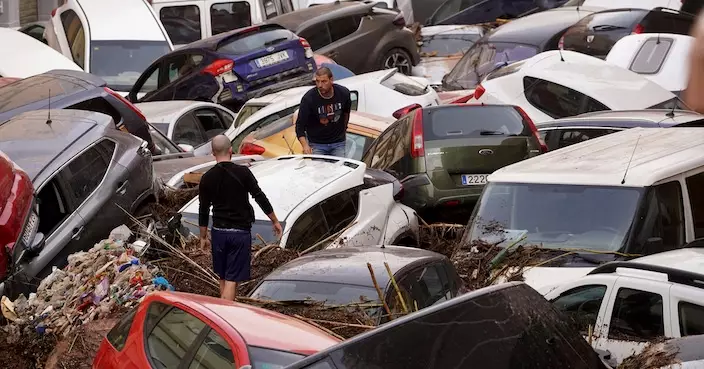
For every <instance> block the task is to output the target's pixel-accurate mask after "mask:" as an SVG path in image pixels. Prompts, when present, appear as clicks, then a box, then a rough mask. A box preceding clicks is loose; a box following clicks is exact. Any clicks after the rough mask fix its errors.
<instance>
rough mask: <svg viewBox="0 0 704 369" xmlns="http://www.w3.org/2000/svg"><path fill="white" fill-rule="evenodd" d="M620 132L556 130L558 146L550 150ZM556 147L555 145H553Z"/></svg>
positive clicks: (598, 129) (607, 130)
mask: <svg viewBox="0 0 704 369" xmlns="http://www.w3.org/2000/svg"><path fill="white" fill-rule="evenodd" d="M618 131H620V130H619V129H606V128H575V129H569V128H566V129H559V130H555V131H554V132H553V134H557V135H558V140H557V146H556V147H549V146H548V149H550V150H556V149H559V148H562V147H567V146H570V145H574V144H577V143H580V142H582V141H587V140H591V139H592V138H597V137H601V136H604V135H608V134H609V133H614V132H618ZM553 146H554V145H553Z"/></svg>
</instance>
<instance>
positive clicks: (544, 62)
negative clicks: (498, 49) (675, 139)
mask: <svg viewBox="0 0 704 369" xmlns="http://www.w3.org/2000/svg"><path fill="white" fill-rule="evenodd" d="M468 102H469V103H484V104H510V105H517V106H520V107H521V108H522V109H523V110H524V111H525V112H526V113H527V114H528V116H529V117H530V118H531V119H532V120H533V122H535V124H536V125H539V124H540V123H542V122H548V121H551V120H553V119H559V118H566V117H570V116H574V115H579V114H582V113H589V112H593V111H602V110H641V109H671V108H673V107H676V108H683V107H684V105H683V104H682V102H681V101H680V100H679V98H678V97H677V96H676V95H675V94H673V93H672V92H670V91H668V90H666V89H665V88H663V87H661V86H660V85H658V84H657V83H655V82H652V81H650V80H649V79H647V78H645V77H643V76H641V75H639V74H637V73H633V72H631V71H628V70H625V69H623V68H621V67H618V66H615V65H612V64H609V63H607V62H605V61H604V60H601V59H598V58H595V57H592V56H589V55H585V54H581V53H578V52H574V51H559V50H553V51H546V52H543V53H540V54H538V55H536V56H534V57H532V58H529V59H526V60H523V61H520V62H516V63H513V64H510V65H508V66H505V67H503V68H500V69H498V70H496V71H494V72H492V73H490V74H489V75H487V76H486V78H485V79H484V80H483V81H482V82H481V83H480V84H479V85H478V86H477V88H476V89H475V90H474V98H473V99H471V100H469V101H468Z"/></svg>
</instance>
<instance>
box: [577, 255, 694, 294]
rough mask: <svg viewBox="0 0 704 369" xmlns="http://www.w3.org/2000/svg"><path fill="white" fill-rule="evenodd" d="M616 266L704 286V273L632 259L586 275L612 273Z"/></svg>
mask: <svg viewBox="0 0 704 369" xmlns="http://www.w3.org/2000/svg"><path fill="white" fill-rule="evenodd" d="M617 268H628V269H636V270H645V271H648V272H656V273H663V274H666V275H667V280H668V281H669V282H673V283H678V284H684V285H687V286H692V287H697V288H704V274H699V273H693V272H689V271H686V270H681V269H675V268H670V267H664V266H660V265H653V264H643V263H638V262H632V261H612V262H609V263H606V264H603V265H601V266H599V267H597V268H595V269H594V270H592V271H591V272H589V273H588V274H587V275H594V274H608V273H614V272H616V269H617Z"/></svg>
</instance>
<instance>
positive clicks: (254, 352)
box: [248, 346, 305, 369]
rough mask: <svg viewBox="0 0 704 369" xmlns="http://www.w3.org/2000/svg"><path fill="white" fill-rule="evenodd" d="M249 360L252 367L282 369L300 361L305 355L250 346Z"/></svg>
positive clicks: (254, 368)
mask: <svg viewBox="0 0 704 369" xmlns="http://www.w3.org/2000/svg"><path fill="white" fill-rule="evenodd" d="M248 351H249V360H250V362H251V363H252V369H280V368H284V367H286V366H288V365H289V364H293V363H295V362H296V361H300V360H301V359H303V358H304V357H305V355H301V354H296V353H293V352H288V351H279V350H272V349H268V348H263V347H257V346H249V350H248Z"/></svg>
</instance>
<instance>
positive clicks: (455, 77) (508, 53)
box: [444, 42, 538, 90]
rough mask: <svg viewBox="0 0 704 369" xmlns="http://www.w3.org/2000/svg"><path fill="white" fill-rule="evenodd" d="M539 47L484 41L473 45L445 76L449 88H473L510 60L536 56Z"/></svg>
mask: <svg viewBox="0 0 704 369" xmlns="http://www.w3.org/2000/svg"><path fill="white" fill-rule="evenodd" d="M537 53H538V48H537V47H535V46H531V45H525V44H517V43H510V42H488V43H487V42H482V43H477V44H474V46H472V47H471V48H470V49H469V50H468V51H467V53H466V54H464V56H463V57H462V59H460V61H459V62H457V65H455V67H454V68H453V69H452V70H451V71H450V73H449V74H447V76H445V78H444V85H445V86H446V87H447V88H449V89H460V90H462V89H472V88H474V87H476V85H477V84H479V82H481V81H482V80H483V79H484V77H486V75H487V74H489V73H491V72H493V71H494V70H496V69H497V68H499V67H501V66H505V65H507V64H508V63H510V62H514V61H521V60H525V59H528V58H530V57H533V56H535V55H536V54H537Z"/></svg>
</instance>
